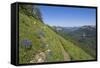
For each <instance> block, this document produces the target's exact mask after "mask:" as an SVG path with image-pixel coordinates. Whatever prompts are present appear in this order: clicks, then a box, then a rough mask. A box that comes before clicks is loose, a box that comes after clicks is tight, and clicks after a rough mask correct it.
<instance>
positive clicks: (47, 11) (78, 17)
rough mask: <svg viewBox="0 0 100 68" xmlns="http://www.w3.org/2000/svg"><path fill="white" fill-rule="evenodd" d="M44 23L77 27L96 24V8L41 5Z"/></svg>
mask: <svg viewBox="0 0 100 68" xmlns="http://www.w3.org/2000/svg"><path fill="white" fill-rule="evenodd" d="M39 8H40V11H41V13H42V17H43V21H44V23H46V24H48V25H50V26H63V27H77V26H84V25H95V24H96V9H94V8H78V7H57V6H39Z"/></svg>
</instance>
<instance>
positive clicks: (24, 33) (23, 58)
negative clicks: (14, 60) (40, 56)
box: [19, 12, 93, 63]
mask: <svg viewBox="0 0 100 68" xmlns="http://www.w3.org/2000/svg"><path fill="white" fill-rule="evenodd" d="M39 30H41V31H43V32H44V34H45V38H44V39H43V40H44V41H45V43H46V44H48V48H49V49H50V50H51V52H52V54H51V55H49V56H48V60H47V61H49V62H52V61H63V60H64V56H63V54H62V51H61V46H63V47H64V49H65V50H66V52H68V53H69V54H70V57H71V58H72V59H73V60H85V59H87V60H88V59H93V58H92V57H91V56H89V55H88V54H87V53H85V52H84V51H83V50H82V49H81V48H79V47H77V46H75V45H74V44H73V43H71V42H70V41H67V40H65V39H64V38H62V37H61V36H59V35H57V34H56V33H55V32H54V31H52V30H51V29H50V28H49V27H48V26H46V25H45V24H43V23H41V22H40V21H39V20H37V19H36V18H34V17H32V16H27V15H25V14H24V13H21V12H19V63H29V61H30V60H34V56H35V54H37V53H38V52H43V51H45V50H47V48H41V46H40V45H41V40H40V39H39V38H38V31H39ZM23 39H29V40H31V41H32V48H31V50H26V49H25V48H24V47H23V44H22V40H23ZM66 58H67V57H66Z"/></svg>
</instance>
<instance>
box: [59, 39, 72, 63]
mask: <svg viewBox="0 0 100 68" xmlns="http://www.w3.org/2000/svg"><path fill="white" fill-rule="evenodd" d="M59 41H60V40H59ZM61 44H62V42H61ZM62 45H63V44H62ZM62 45H61V46H60V47H61V51H62V53H63V55H64V61H70V60H71V59H70V56H69V54H68V53H67V52H66V51H65V49H64V47H63V46H62Z"/></svg>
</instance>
